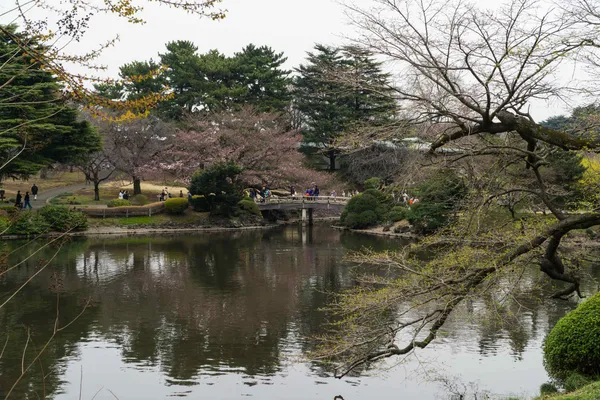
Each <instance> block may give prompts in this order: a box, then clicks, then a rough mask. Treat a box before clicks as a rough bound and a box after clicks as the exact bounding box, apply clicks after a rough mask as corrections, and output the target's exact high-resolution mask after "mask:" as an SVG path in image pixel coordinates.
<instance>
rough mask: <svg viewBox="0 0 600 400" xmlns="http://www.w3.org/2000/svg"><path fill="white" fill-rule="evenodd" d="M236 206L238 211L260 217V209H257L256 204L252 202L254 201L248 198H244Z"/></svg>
mask: <svg viewBox="0 0 600 400" xmlns="http://www.w3.org/2000/svg"><path fill="white" fill-rule="evenodd" d="M238 206H239V207H240V210H242V212H244V213H246V214H251V215H256V216H259V217H261V216H262V214H261V212H260V208H258V204H256V203H255V202H254V200H252V199H250V198H244V199H242V200H240V201H239V202H238Z"/></svg>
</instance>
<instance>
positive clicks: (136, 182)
mask: <svg viewBox="0 0 600 400" xmlns="http://www.w3.org/2000/svg"><path fill="white" fill-rule="evenodd" d="M136 194H142V183H141V181H140V178H137V177H135V176H134V177H133V195H134V196H135V195H136Z"/></svg>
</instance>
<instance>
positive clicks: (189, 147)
mask: <svg viewBox="0 0 600 400" xmlns="http://www.w3.org/2000/svg"><path fill="white" fill-rule="evenodd" d="M186 125H187V128H186V129H182V130H180V131H179V132H177V133H176V135H175V140H174V141H173V143H172V145H171V146H170V147H169V149H168V150H167V151H166V152H165V157H163V158H162V160H164V161H162V162H160V163H158V164H157V165H156V167H158V168H161V169H162V170H165V171H169V172H170V173H171V174H172V175H173V176H175V177H176V178H177V179H178V180H181V181H182V182H186V183H187V182H189V180H190V178H191V176H192V175H193V174H194V172H196V171H198V170H200V169H203V168H205V167H207V166H209V165H212V164H214V163H217V162H223V161H231V162H234V163H235V164H237V165H240V166H241V167H242V168H243V172H242V174H241V175H240V177H239V179H241V180H242V182H244V184H247V185H254V186H258V185H268V186H271V187H284V186H287V185H309V184H311V183H312V182H316V183H317V184H319V185H320V186H321V187H327V186H328V185H329V184H330V181H331V178H330V175H329V174H327V173H325V172H319V171H314V170H312V169H310V168H308V167H306V166H305V165H304V156H303V155H302V154H301V153H300V152H299V151H298V149H299V147H300V142H301V140H302V137H301V135H300V134H299V133H298V131H297V130H291V131H290V130H288V129H287V128H286V126H287V124H286V123H285V121H283V119H282V118H281V117H280V115H278V114H273V113H260V112H258V111H256V110H255V109H253V108H251V107H244V108H243V109H242V110H240V111H236V112H223V113H219V114H213V115H210V116H207V117H204V118H201V119H198V118H194V119H189V120H188V121H187V124H186Z"/></svg>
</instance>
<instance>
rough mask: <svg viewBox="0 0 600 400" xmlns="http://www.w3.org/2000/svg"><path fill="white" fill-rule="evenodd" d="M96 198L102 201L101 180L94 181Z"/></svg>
mask: <svg viewBox="0 0 600 400" xmlns="http://www.w3.org/2000/svg"><path fill="white" fill-rule="evenodd" d="M94 200H95V201H100V182H98V181H95V182H94Z"/></svg>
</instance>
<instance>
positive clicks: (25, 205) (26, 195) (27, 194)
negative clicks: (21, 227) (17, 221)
mask: <svg viewBox="0 0 600 400" xmlns="http://www.w3.org/2000/svg"><path fill="white" fill-rule="evenodd" d="M27 207H29V209H30V210H31V209H32V208H33V207H31V202H30V199H29V192H25V202H24V203H23V210H24V209H26V208H27Z"/></svg>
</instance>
